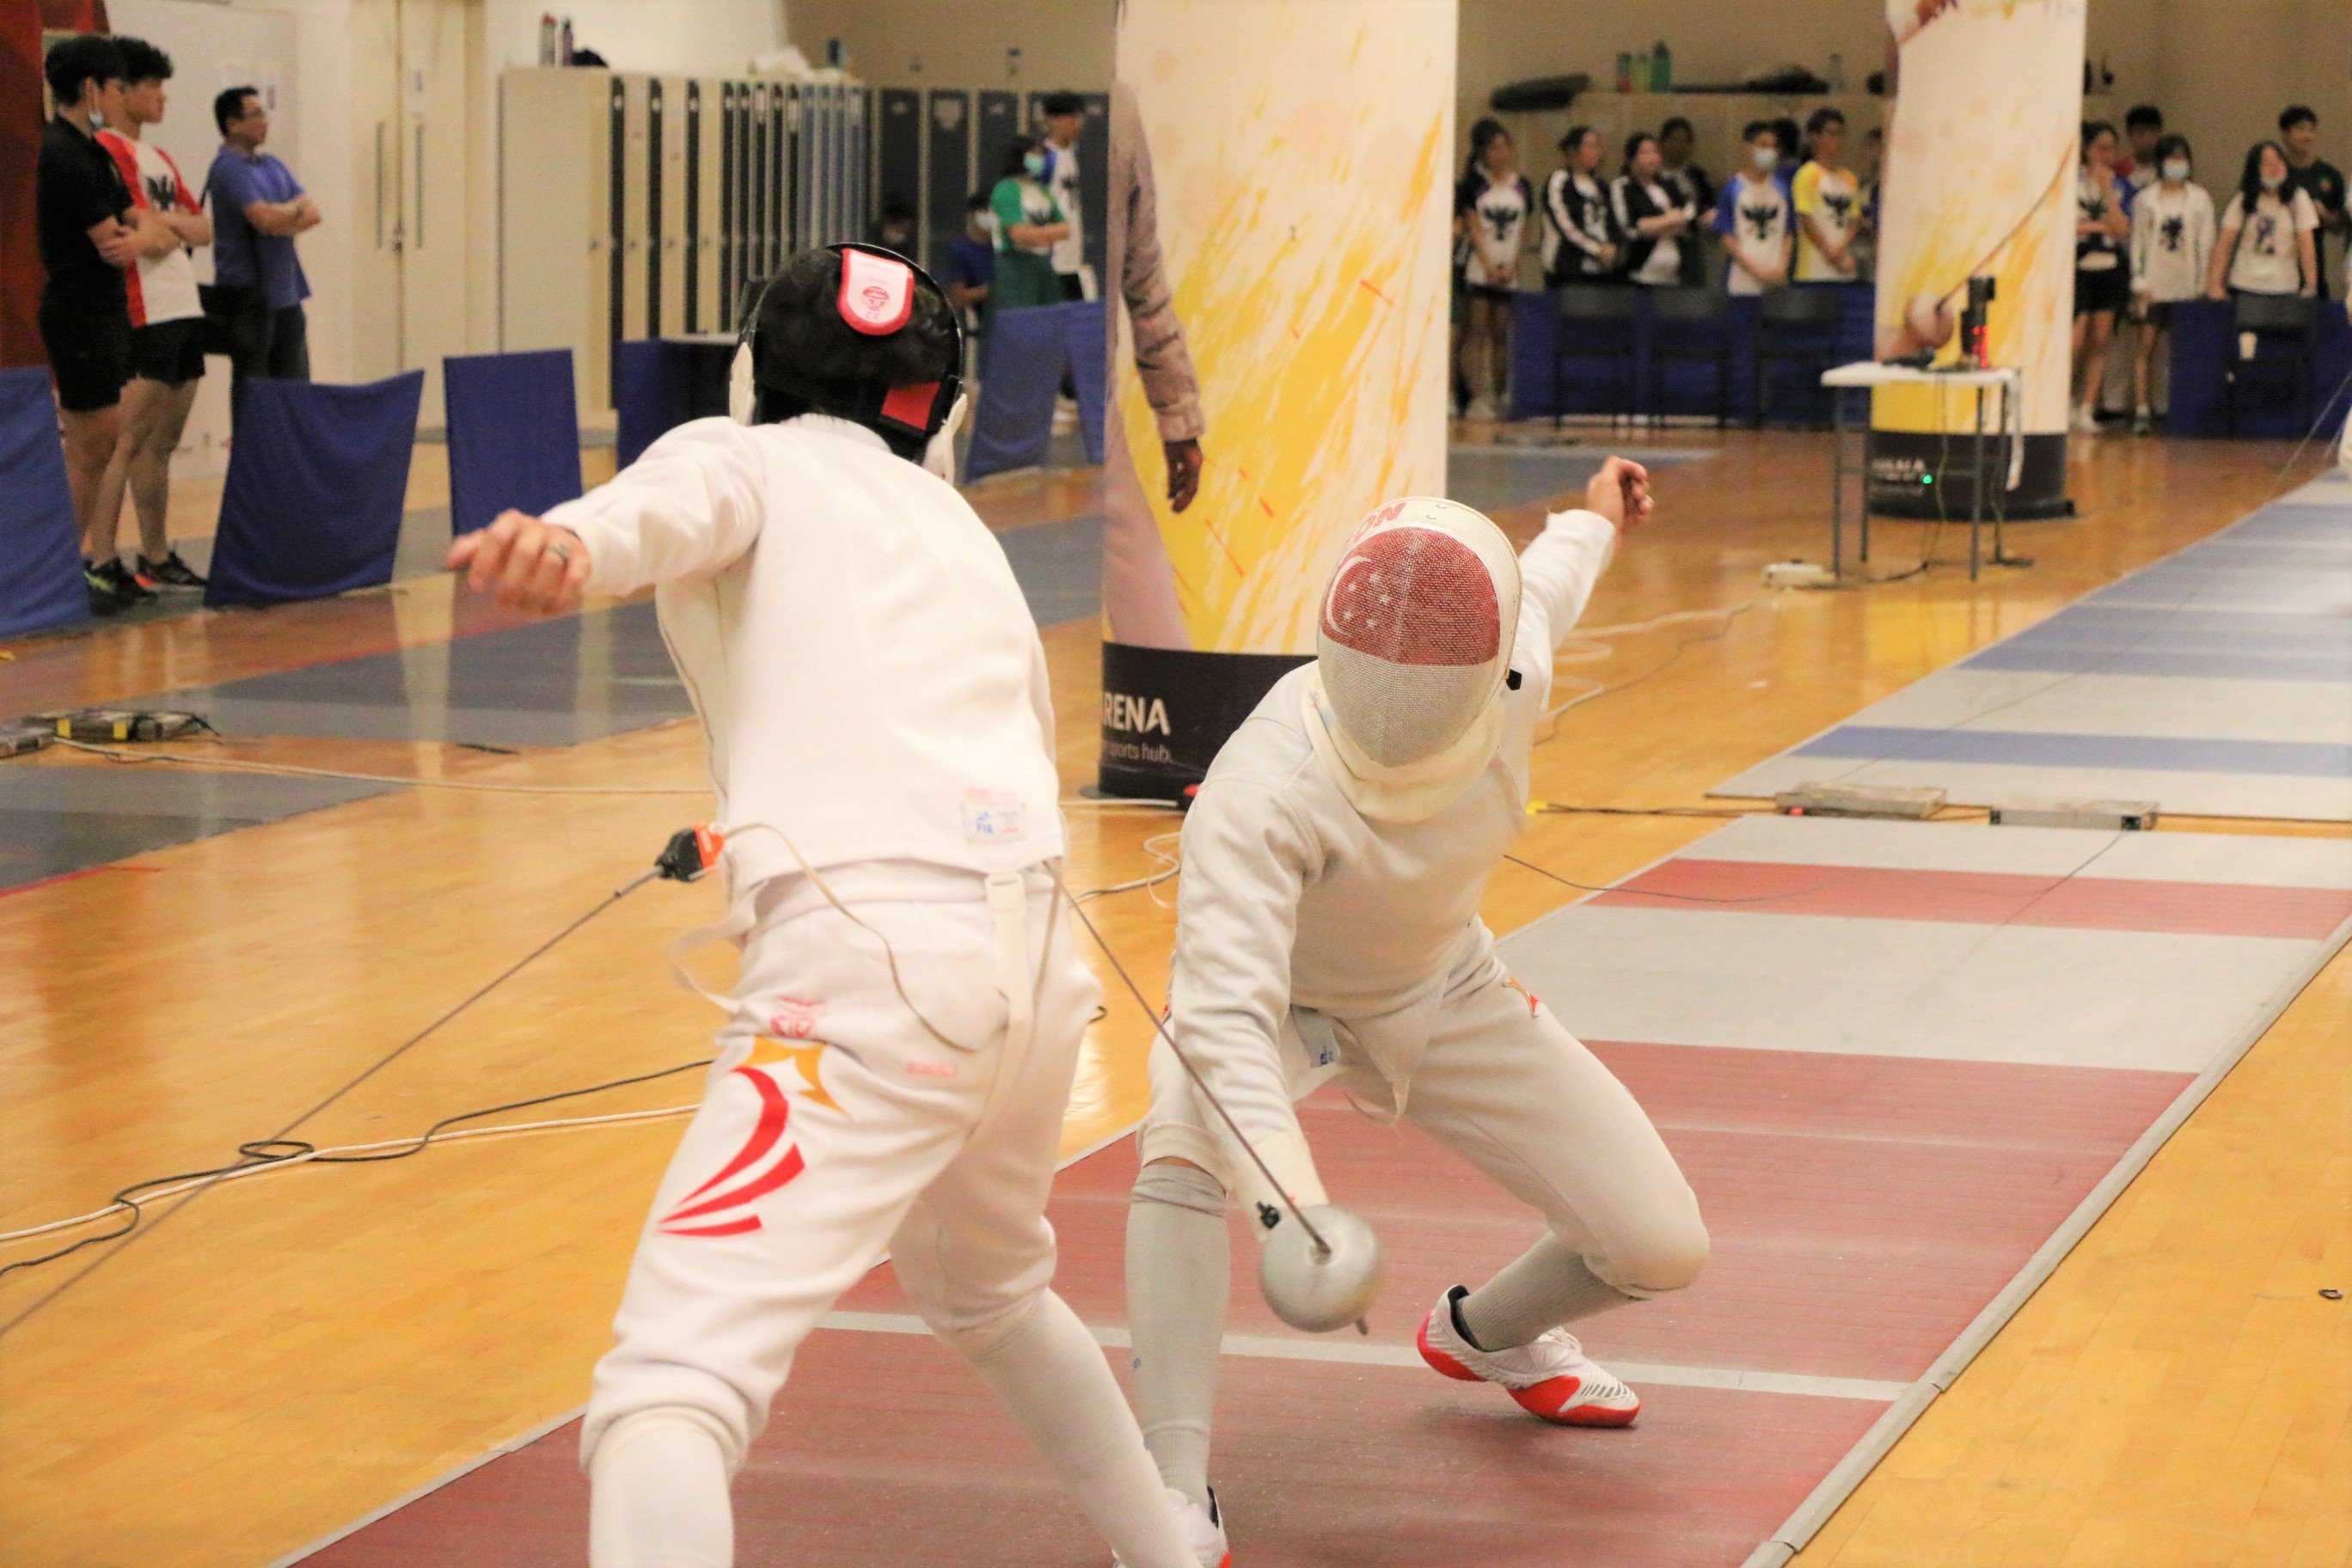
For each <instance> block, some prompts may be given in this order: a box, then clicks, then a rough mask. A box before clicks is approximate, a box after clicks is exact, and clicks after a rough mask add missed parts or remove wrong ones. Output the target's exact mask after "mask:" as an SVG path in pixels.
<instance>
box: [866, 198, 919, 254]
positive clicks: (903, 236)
mask: <svg viewBox="0 0 2352 1568" xmlns="http://www.w3.org/2000/svg"><path fill="white" fill-rule="evenodd" d="M866 240H867V241H868V242H869V243H870V244H874V245H878V246H880V247H882V248H883V249H885V250H895V251H897V252H898V254H899V255H901V256H904V257H907V258H909V259H912V258H913V257H914V254H915V246H916V243H917V242H916V238H915V205H914V204H913V203H912V202H909V201H908V199H907V198H906V197H904V196H887V197H885V198H884V199H883V202H882V212H881V216H878V217H877V218H876V219H875V220H874V226H873V227H872V228H871V229H870V230H868V231H867V233H866Z"/></svg>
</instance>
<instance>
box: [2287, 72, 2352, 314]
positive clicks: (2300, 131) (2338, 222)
mask: <svg viewBox="0 0 2352 1568" xmlns="http://www.w3.org/2000/svg"><path fill="white" fill-rule="evenodd" d="M2278 123H2279V142H2280V143H2281V145H2283V146H2284V148H2285V149H2286V183H2287V186H2288V188H2289V189H2292V190H2298V191H2301V192H2302V193H2303V194H2304V195H2307V196H2309V197H2310V198H2311V205H2312V210H2313V211H2314V212H2315V213H2317V214H2318V215H2319V230H2318V232H2317V233H2315V234H2314V235H2313V236H2312V237H2311V245H2312V255H2313V258H2314V272H2313V275H2314V276H2315V278H2316V279H2317V280H2318V292H2319V297H2320V298H2321V299H2323V300H2325V299H2326V298H2327V237H2328V236H2329V235H2331V234H2333V235H2344V234H2347V233H2352V216H2347V214H2346V212H2345V208H2344V171H2343V170H2341V169H2339V168H2337V167H2336V165H2335V164H2333V163H2329V162H2328V161H2327V160H2326V159H2325V158H2322V157H2321V156H2319V153H2318V151H2317V149H2318V146H2319V116H2318V115H2317V114H2315V113H2314V112H2312V110H2311V109H2310V108H2309V107H2308V106H2306V105H2305V104H2300V103H2298V104H2296V105H2294V107H2293V108H2291V109H2289V110H2286V111H2285V112H2284V113H2283V114H2281V115H2280V116H2279V121H2278Z"/></svg>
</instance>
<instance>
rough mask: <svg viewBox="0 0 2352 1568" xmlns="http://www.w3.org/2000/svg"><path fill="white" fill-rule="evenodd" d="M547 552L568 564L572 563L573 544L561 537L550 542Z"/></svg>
mask: <svg viewBox="0 0 2352 1568" xmlns="http://www.w3.org/2000/svg"><path fill="white" fill-rule="evenodd" d="M547 552H548V553H549V554H550V555H552V556H554V557H555V558H556V559H557V560H558V561H561V562H562V563H565V564H566V565H569V564H571V562H572V546H571V545H570V544H569V543H567V542H564V541H562V540H561V539H558V540H554V541H551V542H550V543H549V544H548V547H547Z"/></svg>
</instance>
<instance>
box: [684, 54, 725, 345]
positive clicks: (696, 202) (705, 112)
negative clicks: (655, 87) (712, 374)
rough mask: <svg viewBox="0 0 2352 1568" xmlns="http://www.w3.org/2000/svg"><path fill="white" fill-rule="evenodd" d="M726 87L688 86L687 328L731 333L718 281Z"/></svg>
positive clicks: (715, 84)
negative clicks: (722, 102) (722, 107)
mask: <svg viewBox="0 0 2352 1568" xmlns="http://www.w3.org/2000/svg"><path fill="white" fill-rule="evenodd" d="M725 85H726V84H725V83H723V82H719V81H692V82H688V83H687V87H686V123H687V143H686V214H687V218H686V330H687V331H689V332H722V331H726V330H727V329H728V326H729V323H728V321H727V320H726V314H727V311H726V306H725V303H724V301H725V300H726V295H725V293H724V292H723V291H722V290H721V288H720V285H719V235H720V233H721V232H722V225H723V221H724V219H723V216H722V214H721V211H720V192H721V188H722V182H721V174H720V170H721V165H722V164H723V163H725V162H726V157H725V143H726V121H725V118H724V116H723V115H722V114H721V113H720V111H719V101H720V97H721V94H722V92H723V90H724V89H725Z"/></svg>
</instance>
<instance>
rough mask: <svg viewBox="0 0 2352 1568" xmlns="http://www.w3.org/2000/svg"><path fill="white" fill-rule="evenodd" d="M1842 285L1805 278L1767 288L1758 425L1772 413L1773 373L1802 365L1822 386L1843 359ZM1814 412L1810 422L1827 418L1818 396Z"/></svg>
mask: <svg viewBox="0 0 2352 1568" xmlns="http://www.w3.org/2000/svg"><path fill="white" fill-rule="evenodd" d="M1843 292H1844V291H1843V289H1838V288H1836V287H1834V286H1832V285H1827V284H1818V283H1800V284H1796V285H1794V286H1792V287H1790V288H1785V289H1770V290H1769V291H1767V292H1766V294H1765V295H1764V297H1763V303H1762V305H1761V306H1760V307H1759V310H1758V311H1757V323H1756V401H1755V410H1756V412H1755V416H1754V422H1755V424H1756V426H1758V427H1759V428H1761V427H1762V426H1763V425H1764V423H1765V422H1766V421H1767V420H1768V419H1769V418H1770V417H1771V412H1772V382H1773V379H1774V374H1773V373H1774V372H1775V371H1777V370H1779V369H1780V367H1782V366H1784V365H1800V366H1802V367H1804V368H1805V369H1806V370H1807V371H1808V372H1810V373H1811V374H1809V375H1808V377H1807V384H1808V385H1811V386H1815V387H1818V385H1819V384H1820V380H1821V374H1822V372H1823V371H1826V370H1829V369H1831V368H1832V367H1833V366H1835V365H1836V364H1837V363H1838V361H1839V359H1840V357H1841V356H1840V354H1839V352H1838V347H1839V344H1838V338H1839V324H1840V321H1841V319H1842V318H1843V314H1844V310H1845V302H1844V300H1843ZM1811 405H1812V408H1813V410H1814V412H1813V413H1812V416H1811V417H1810V418H1808V419H1807V420H1806V421H1805V423H1806V424H1807V425H1809V426H1816V427H1818V426H1820V425H1822V423H1824V421H1823V420H1822V416H1821V415H1820V413H1819V409H1820V408H1821V406H1822V405H1821V403H1820V400H1819V398H1818V397H1817V396H1816V397H1815V398H1814V399H1812V400H1811Z"/></svg>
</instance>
